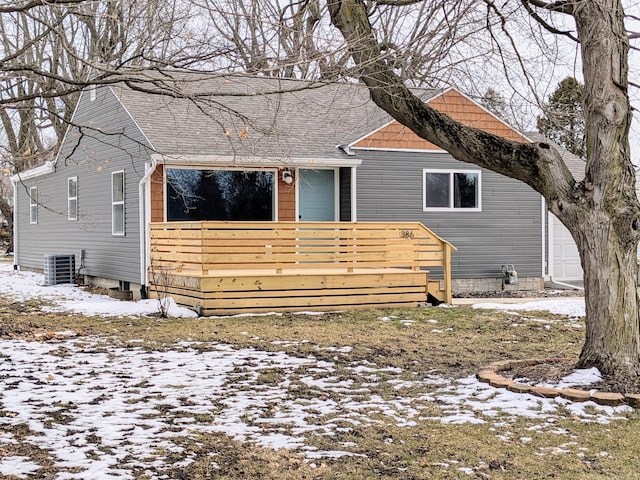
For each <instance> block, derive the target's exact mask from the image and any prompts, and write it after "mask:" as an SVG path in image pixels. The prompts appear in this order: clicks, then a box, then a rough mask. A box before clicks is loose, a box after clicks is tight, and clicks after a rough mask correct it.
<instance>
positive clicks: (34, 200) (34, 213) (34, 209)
mask: <svg viewBox="0 0 640 480" xmlns="http://www.w3.org/2000/svg"><path fill="white" fill-rule="evenodd" d="M29 223H30V224H31V225H37V224H38V186H37V185H36V186H34V187H29Z"/></svg>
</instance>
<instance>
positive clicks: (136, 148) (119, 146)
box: [15, 88, 148, 283]
mask: <svg viewBox="0 0 640 480" xmlns="http://www.w3.org/2000/svg"><path fill="white" fill-rule="evenodd" d="M96 93H97V95H96V98H95V100H93V101H90V95H89V93H88V92H85V93H84V94H83V96H82V98H81V100H80V103H79V106H78V108H77V110H76V114H75V116H74V125H75V126H74V127H71V129H70V131H69V132H68V133H67V136H66V138H65V141H64V143H63V147H62V149H61V151H60V154H59V157H58V159H57V163H56V167H55V171H54V172H53V173H50V174H46V175H42V176H39V177H35V178H32V179H28V180H24V181H22V182H19V183H18V189H17V190H18V198H17V221H18V226H17V232H18V233H17V235H18V242H19V247H18V249H17V250H18V251H17V257H16V259H15V262H16V264H18V265H20V267H24V268H30V269H41V268H42V266H43V257H44V255H47V254H58V253H62V254H67V253H69V254H75V255H76V269H78V268H79V267H80V263H81V256H80V252H81V250H84V251H85V258H84V265H83V269H82V271H81V272H80V273H83V274H86V275H89V276H94V277H102V278H106V279H112V280H115V281H126V282H132V283H140V239H139V235H140V222H139V205H138V203H139V200H138V196H139V194H138V183H139V181H140V179H141V177H142V176H143V175H144V168H145V167H144V164H145V161H146V159H148V153H147V151H146V148H145V146H144V145H145V140H144V137H143V136H142V134H141V133H140V131H139V129H138V128H137V127H136V126H135V124H134V123H133V122H132V121H131V119H130V118H129V116H128V115H127V113H126V111H125V110H124V109H123V108H122V106H121V105H120V104H119V102H118V101H117V99H116V98H115V97H114V96H113V94H112V93H111V91H110V89H109V88H100V89H98V91H97V92H96ZM76 126H79V127H80V128H78V127H76ZM116 171H124V174H125V175H124V178H125V235H124V236H117V235H112V205H111V174H112V173H113V172H116ZM69 177H77V192H78V220H77V221H72V220H68V218H67V180H68V178H69ZM33 186H37V187H38V202H39V206H38V223H37V224H35V225H33V224H30V220H29V188H30V187H33ZM43 239H46V242H44V241H43Z"/></svg>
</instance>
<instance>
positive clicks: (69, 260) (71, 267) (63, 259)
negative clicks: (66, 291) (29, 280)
mask: <svg viewBox="0 0 640 480" xmlns="http://www.w3.org/2000/svg"><path fill="white" fill-rule="evenodd" d="M75 281H76V256H75V255H74V254H65V255H62V254H56V255H45V256H44V284H45V285H46V286H50V285H57V284H59V283H75Z"/></svg>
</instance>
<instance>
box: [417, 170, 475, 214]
mask: <svg viewBox="0 0 640 480" xmlns="http://www.w3.org/2000/svg"><path fill="white" fill-rule="evenodd" d="M423 175H424V185H423V198H424V205H423V210H424V211H444V210H464V211H480V207H481V206H480V171H479V170H426V169H425V170H423Z"/></svg>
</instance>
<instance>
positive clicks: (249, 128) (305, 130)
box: [112, 74, 391, 160]
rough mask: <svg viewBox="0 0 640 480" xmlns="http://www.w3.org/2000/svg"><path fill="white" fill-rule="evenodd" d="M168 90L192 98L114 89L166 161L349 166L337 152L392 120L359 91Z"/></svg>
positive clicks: (273, 84)
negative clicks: (337, 162) (200, 158)
mask: <svg viewBox="0 0 640 480" xmlns="http://www.w3.org/2000/svg"><path fill="white" fill-rule="evenodd" d="M165 83H166V81H165ZM168 85H169V88H172V87H173V86H175V87H176V89H177V88H178V87H179V88H180V90H181V91H182V92H186V93H187V95H186V96H182V97H181V96H171V95H152V94H148V93H145V92H141V91H137V90H135V89H131V88H128V87H125V86H115V87H112V88H113V90H114V92H115V93H116V95H117V96H118V97H119V98H120V101H121V102H122V104H123V105H124V106H125V107H126V108H127V110H128V111H129V113H130V114H131V116H132V117H133V118H134V120H135V121H136V122H137V123H138V125H139V127H140V128H141V129H142V130H143V132H144V134H145V135H146V136H147V138H148V139H149V141H150V142H151V144H152V146H153V147H154V148H155V149H156V151H158V152H159V153H162V154H174V155H178V154H179V155H219V156H238V157H245V158H246V157H275V158H282V159H283V160H286V159H287V158H344V153H343V152H342V151H341V150H340V149H338V148H337V145H342V144H347V143H350V142H352V141H354V140H356V139H358V138H360V137H362V136H364V135H366V134H367V133H370V132H372V131H373V130H375V129H377V128H379V127H381V126H382V125H384V124H386V123H387V122H388V121H390V120H391V119H390V117H389V116H388V115H387V114H386V113H385V112H383V111H382V110H381V109H379V108H378V107H377V106H376V105H375V104H374V103H373V102H372V101H371V100H370V98H369V92H368V90H367V89H366V87H364V86H363V85H357V84H353V85H351V84H333V83H332V84H324V83H323V84H320V83H309V82H303V81H298V80H282V79H273V78H265V77H252V76H244V75H229V76H224V77H220V76H218V77H215V78H210V77H206V76H200V75H197V74H188V75H177V81H176V82H175V83H174V82H169V84H168ZM145 88H146V87H145ZM194 99H195V101H194Z"/></svg>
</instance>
